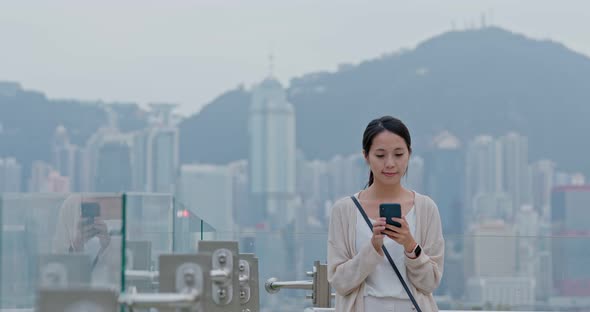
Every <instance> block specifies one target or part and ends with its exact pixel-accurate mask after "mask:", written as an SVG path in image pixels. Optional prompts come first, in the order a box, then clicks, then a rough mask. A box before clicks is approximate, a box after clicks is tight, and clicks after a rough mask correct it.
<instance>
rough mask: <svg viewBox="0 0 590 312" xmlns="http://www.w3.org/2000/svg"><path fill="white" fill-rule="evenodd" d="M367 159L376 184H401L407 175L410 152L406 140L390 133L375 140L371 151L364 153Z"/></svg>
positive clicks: (377, 136) (385, 133)
mask: <svg viewBox="0 0 590 312" xmlns="http://www.w3.org/2000/svg"><path fill="white" fill-rule="evenodd" d="M364 152H365V159H366V160H367V163H368V164H369V167H370V168H371V171H372V172H373V178H374V182H376V183H381V184H384V185H395V184H398V183H400V181H401V178H402V177H403V176H404V175H405V174H406V170H407V168H408V161H409V159H410V151H409V150H408V146H407V145H406V141H404V139H403V138H402V137H401V136H399V135H397V134H395V133H393V132H389V131H387V130H386V131H383V132H381V133H379V134H378V135H376V136H375V137H374V138H373V144H372V145H371V148H370V150H369V151H368V153H367V151H364Z"/></svg>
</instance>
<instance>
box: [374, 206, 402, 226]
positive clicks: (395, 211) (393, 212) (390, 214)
mask: <svg viewBox="0 0 590 312" xmlns="http://www.w3.org/2000/svg"><path fill="white" fill-rule="evenodd" d="M379 216H380V217H381V218H385V222H386V223H387V224H389V225H393V226H397V227H401V226H402V225H401V224H400V223H399V222H395V221H393V220H391V218H401V217H402V206H401V205H400V204H397V203H383V204H381V205H379Z"/></svg>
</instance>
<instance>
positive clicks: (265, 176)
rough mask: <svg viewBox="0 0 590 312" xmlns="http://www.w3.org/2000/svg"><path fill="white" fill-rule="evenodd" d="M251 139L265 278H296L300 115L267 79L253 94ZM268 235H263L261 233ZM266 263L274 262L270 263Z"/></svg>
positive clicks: (253, 207)
mask: <svg viewBox="0 0 590 312" xmlns="http://www.w3.org/2000/svg"><path fill="white" fill-rule="evenodd" d="M248 131H249V137H250V146H249V147H250V156H249V165H250V166H249V168H250V174H249V179H250V183H249V184H250V207H249V209H248V210H249V211H251V213H253V214H254V215H255V216H261V219H260V220H258V221H257V222H256V228H257V229H258V231H257V235H256V238H255V243H254V245H253V248H252V249H253V251H254V252H256V253H257V254H258V255H259V258H260V259H261V263H260V266H261V267H264V270H261V274H268V275H269V276H280V277H281V278H291V279H292V278H294V277H295V275H294V274H295V273H294V270H292V269H291V270H288V268H295V267H296V266H297V263H298V259H297V257H300V256H301V255H299V254H297V253H296V252H295V251H296V248H297V247H296V246H297V245H298V244H297V242H296V239H297V237H296V235H295V227H296V220H295V208H296V207H295V206H296V204H297V203H296V173H295V172H296V141H295V110H294V107H293V105H292V104H291V103H289V102H288V101H287V97H286V94H285V90H284V89H283V87H282V86H281V84H280V83H279V82H278V81H277V80H276V79H274V78H271V77H269V78H267V79H265V80H264V81H262V82H261V83H260V84H259V85H258V86H256V87H255V88H254V90H253V92H252V101H251V104H250V109H249V116H248ZM261 230H263V231H261ZM265 258H268V259H272V261H269V262H265V261H266V260H263V259H265Z"/></svg>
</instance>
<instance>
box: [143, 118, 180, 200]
mask: <svg viewBox="0 0 590 312" xmlns="http://www.w3.org/2000/svg"><path fill="white" fill-rule="evenodd" d="M146 169H147V172H146V182H147V186H148V190H147V191H149V192H157V193H173V192H174V184H175V182H176V176H177V175H178V173H177V172H178V129H177V128H155V129H151V130H150V132H149V135H148V138H147V159H146Z"/></svg>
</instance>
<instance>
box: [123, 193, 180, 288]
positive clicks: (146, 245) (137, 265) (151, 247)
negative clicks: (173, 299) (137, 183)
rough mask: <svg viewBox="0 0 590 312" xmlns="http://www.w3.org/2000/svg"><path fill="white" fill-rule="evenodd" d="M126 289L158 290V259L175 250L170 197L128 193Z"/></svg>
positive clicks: (126, 197) (171, 200) (171, 199)
mask: <svg viewBox="0 0 590 312" xmlns="http://www.w3.org/2000/svg"><path fill="white" fill-rule="evenodd" d="M125 204H126V205H125V207H126V210H125V231H126V238H127V240H126V242H125V283H124V285H125V289H126V290H128V289H129V287H135V288H136V289H137V291H139V292H153V291H157V289H158V287H157V284H156V282H157V278H156V276H157V275H154V273H156V271H157V270H158V258H159V256H160V255H161V254H170V253H172V250H173V230H174V228H173V227H174V220H173V219H174V207H173V198H172V196H171V195H168V194H148V193H126V194H125Z"/></svg>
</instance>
